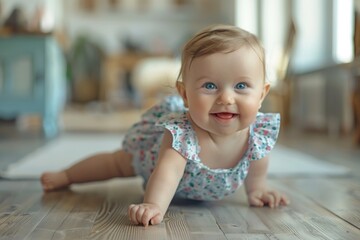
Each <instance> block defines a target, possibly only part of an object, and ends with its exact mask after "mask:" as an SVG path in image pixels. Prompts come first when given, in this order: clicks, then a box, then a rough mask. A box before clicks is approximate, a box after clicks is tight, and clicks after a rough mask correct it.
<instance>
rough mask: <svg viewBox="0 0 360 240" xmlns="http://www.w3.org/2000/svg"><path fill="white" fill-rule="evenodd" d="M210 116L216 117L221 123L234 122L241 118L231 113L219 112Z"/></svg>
mask: <svg viewBox="0 0 360 240" xmlns="http://www.w3.org/2000/svg"><path fill="white" fill-rule="evenodd" d="M210 115H211V116H214V117H215V118H216V119H218V120H220V121H228V120H232V119H234V118H236V117H238V116H239V114H236V113H231V112H218V113H211V114H210Z"/></svg>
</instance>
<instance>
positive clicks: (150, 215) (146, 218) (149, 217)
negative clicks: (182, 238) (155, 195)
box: [142, 209, 160, 227]
mask: <svg viewBox="0 0 360 240" xmlns="http://www.w3.org/2000/svg"><path fill="white" fill-rule="evenodd" d="M158 215H160V213H159V212H158V211H155V210H153V209H146V210H145V212H144V214H143V216H142V224H143V225H144V226H145V227H147V226H148V225H149V222H150V221H151V224H153V225H154V224H158V223H159V222H156V223H154V220H153V219H154V217H157V216H158Z"/></svg>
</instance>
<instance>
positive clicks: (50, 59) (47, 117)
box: [0, 35, 66, 137]
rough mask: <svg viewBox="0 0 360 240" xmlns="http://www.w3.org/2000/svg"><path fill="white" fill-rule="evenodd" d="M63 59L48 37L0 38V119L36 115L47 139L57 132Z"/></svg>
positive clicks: (56, 46) (62, 103)
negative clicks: (39, 117)
mask: <svg viewBox="0 0 360 240" xmlns="http://www.w3.org/2000/svg"><path fill="white" fill-rule="evenodd" d="M65 89H66V80H65V70H64V57H63V55H62V52H61V51H60V48H59V47H58V45H57V43H56V41H55V39H54V38H53V37H52V36H51V35H41V36H10V37H9V36H7V37H0V117H5V118H10V117H17V116H19V115H22V114H27V113H39V114H40V115H41V117H42V128H43V131H44V134H45V136H46V137H52V136H55V135H56V134H57V133H58V131H59V124H58V121H59V114H60V112H61V110H62V108H63V106H64V103H65V95H66V94H65Z"/></svg>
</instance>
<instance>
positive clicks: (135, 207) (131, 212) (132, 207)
mask: <svg viewBox="0 0 360 240" xmlns="http://www.w3.org/2000/svg"><path fill="white" fill-rule="evenodd" d="M139 208H140V206H139V205H135V204H131V205H130V206H129V208H128V216H129V219H130V221H131V222H132V223H134V224H139V221H138V220H137V217H136V215H137V211H138V209H139Z"/></svg>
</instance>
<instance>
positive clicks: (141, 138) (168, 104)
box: [123, 96, 280, 200]
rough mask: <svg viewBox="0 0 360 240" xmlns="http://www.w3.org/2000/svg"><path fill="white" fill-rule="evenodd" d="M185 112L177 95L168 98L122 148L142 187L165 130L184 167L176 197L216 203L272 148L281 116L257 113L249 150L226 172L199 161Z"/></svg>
mask: <svg viewBox="0 0 360 240" xmlns="http://www.w3.org/2000/svg"><path fill="white" fill-rule="evenodd" d="M186 112H187V110H186V109H185V107H184V104H183V101H182V99H181V98H180V97H179V96H169V97H167V98H165V100H164V101H163V102H162V103H161V104H159V105H156V106H154V107H153V108H151V109H150V110H148V111H147V112H146V113H145V114H144V115H143V116H142V119H141V121H140V122H138V123H136V124H134V125H133V127H132V128H131V129H130V130H129V132H128V133H127V134H126V136H125V139H124V142H123V148H124V150H125V151H127V152H129V153H131V154H132V155H133V166H134V169H135V172H136V173H137V174H138V175H140V176H142V177H143V178H144V180H145V184H146V182H147V180H148V179H149V177H150V174H151V173H152V171H153V170H154V167H155V164H156V161H157V158H158V153H159V150H160V144H161V141H162V137H163V134H164V132H165V130H166V129H167V130H169V131H170V133H171V134H172V136H173V143H172V147H173V148H174V149H175V150H176V151H177V152H179V153H180V154H181V155H182V156H183V157H184V158H185V159H186V160H187V164H186V167H185V171H184V174H183V177H182V179H181V181H180V184H179V186H178V188H177V191H176V195H177V196H179V197H183V198H187V199H194V200H218V199H222V198H223V197H225V196H227V195H229V194H232V193H233V192H235V191H236V189H238V188H239V187H240V186H241V185H242V184H243V182H244V180H245V178H246V176H247V173H248V169H249V166H250V163H249V162H250V161H253V160H258V159H261V158H263V157H265V156H266V155H267V154H268V153H269V152H270V151H271V149H272V148H273V147H274V145H275V142H276V140H277V137H278V133H279V127H280V115H279V114H273V113H267V114H264V113H260V112H259V113H258V114H257V116H256V120H255V122H254V123H253V124H252V125H251V126H250V134H249V140H248V143H249V148H248V149H247V151H246V152H245V154H244V155H243V157H242V158H241V159H239V163H238V164H237V165H236V166H235V167H233V168H228V169H211V168H209V167H207V166H206V165H204V164H203V163H202V161H201V159H200V158H199V152H200V146H199V143H198V139H197V137H196V134H195V131H194V130H193V128H192V126H191V123H190V121H189V120H188V118H187V116H186Z"/></svg>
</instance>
